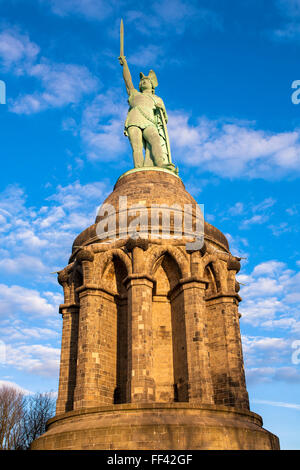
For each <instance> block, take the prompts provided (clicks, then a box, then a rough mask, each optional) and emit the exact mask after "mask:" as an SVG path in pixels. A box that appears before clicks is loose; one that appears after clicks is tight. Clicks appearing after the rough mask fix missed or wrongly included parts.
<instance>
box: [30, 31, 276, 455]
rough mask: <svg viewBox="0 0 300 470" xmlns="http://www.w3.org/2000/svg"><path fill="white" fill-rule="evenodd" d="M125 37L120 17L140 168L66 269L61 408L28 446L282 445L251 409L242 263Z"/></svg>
mask: <svg viewBox="0 0 300 470" xmlns="http://www.w3.org/2000/svg"><path fill="white" fill-rule="evenodd" d="M123 44H124V42H123V24H122V23H121V53H120V57H119V61H120V63H121V65H122V67H123V76H124V80H125V85H126V89H127V92H128V102H129V111H128V115H127V119H126V122H125V135H127V136H128V138H129V140H130V144H131V147H132V153H133V160H134V169H132V170H129V171H128V172H126V173H124V174H123V175H121V176H120V177H119V179H118V181H117V182H116V184H115V187H114V190H113V192H112V193H111V194H110V195H109V196H108V198H107V199H106V201H104V203H103V205H102V207H101V209H100V211H99V213H98V216H97V218H96V220H95V223H94V224H93V225H92V226H91V227H89V228H87V229H86V230H84V231H83V232H82V233H81V234H80V235H78V237H77V238H76V239H75V241H74V244H73V248H72V254H71V257H70V260H69V264H68V265H67V266H66V267H65V268H64V269H63V270H62V271H60V272H59V274H58V281H59V283H60V284H61V285H62V287H63V290H64V303H63V304H62V305H61V306H60V313H61V314H62V317H63V331H62V344H61V361H60V378H59V390H58V398H57V408H56V415H55V417H54V418H52V419H50V420H49V421H48V425H47V431H46V433H45V434H43V435H42V436H41V437H39V438H38V439H37V440H35V441H34V442H33V444H32V449H39V450H42V449H47V450H48V449H49V450H52V449H64V450H67V449H74V450H75V449H77V450H81V449H84V450H86V449H97V450H99V449H108V450H111V449H114V450H118V449H128V450H129V449H145V450H149V449H150V450H168V449H182V450H183V449H188V450H192V449H203V450H204V449H206V450H209V449H213V450H228V449H243V450H246V449H247V450H254V449H262V450H267V449H270V450H271V449H279V440H278V438H277V437H276V436H275V435H273V434H272V433H270V432H268V431H267V430H265V429H264V428H263V427H262V424H263V423H262V419H261V417H260V416H259V415H257V414H255V413H253V412H251V411H250V409H249V399H248V393H247V389H246V382H245V373H244V363H243V353H242V344H241V336H240V327H239V321H240V314H239V302H240V301H241V298H240V296H239V293H238V292H239V283H238V282H237V281H236V274H237V273H238V272H239V270H240V259H239V258H237V257H235V256H233V255H232V254H231V252H230V249H229V245H228V241H227V239H226V237H225V236H224V235H223V234H222V232H220V231H219V230H218V229H217V228H216V227H214V226H212V225H210V224H208V223H207V222H204V220H203V217H202V218H201V215H200V217H199V210H198V209H199V207H198V205H197V203H196V201H195V200H194V198H193V197H192V196H191V195H190V194H189V193H188V192H187V191H186V190H185V187H184V184H183V182H182V181H181V179H180V177H179V176H178V170H177V169H176V168H175V166H174V164H173V163H172V160H171V151H170V143H169V138H168V132H167V121H168V116H167V112H166V109H165V106H164V103H163V101H162V99H161V98H158V97H157V96H156V94H155V89H156V87H157V85H158V81H157V78H156V75H155V73H154V72H153V71H150V73H149V75H148V76H145V75H144V74H140V84H139V90H137V89H135V88H134V86H133V83H132V79H131V76H130V72H129V68H128V65H127V61H126V58H125V56H124V50H123V47H124V46H123ZM199 220H200V223H199V224H198V222H199ZM188 221H190V222H191V224H189V223H188ZM201 222H202V223H201Z"/></svg>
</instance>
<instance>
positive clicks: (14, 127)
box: [0, 0, 300, 449]
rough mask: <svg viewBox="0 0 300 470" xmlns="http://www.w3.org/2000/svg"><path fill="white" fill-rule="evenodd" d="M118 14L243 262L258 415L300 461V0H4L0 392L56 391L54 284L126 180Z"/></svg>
mask: <svg viewBox="0 0 300 470" xmlns="http://www.w3.org/2000/svg"><path fill="white" fill-rule="evenodd" d="M121 17H123V19H124V25H125V54H126V56H127V59H128V62H129V65H130V69H131V72H132V77H133V81H134V83H135V84H136V86H137V84H138V76H139V72H140V71H143V72H144V73H146V74H148V72H149V70H150V69H151V68H153V69H154V70H155V72H156V74H157V77H158V82H159V86H158V88H157V94H158V95H159V96H161V97H162V98H163V100H164V102H165V105H166V108H167V112H168V115H169V123H168V127H169V134H170V141H171V149H172V156H173V161H174V163H175V164H176V165H178V166H179V171H180V176H181V177H182V179H183V181H184V183H185V185H186V188H187V189H188V190H189V191H190V192H191V193H192V194H193V196H194V197H195V198H196V200H197V201H198V203H201V204H204V205H205V214H206V218H207V220H208V221H209V222H211V223H212V224H214V225H216V226H217V227H218V228H219V229H220V230H222V231H223V232H224V233H225V234H226V236H227V237H228V240H229V242H230V246H231V250H232V252H233V253H234V254H236V255H239V256H242V257H245V258H246V259H244V260H243V265H242V270H241V272H240V274H239V280H240V282H241V283H242V284H244V285H243V286H242V289H241V296H242V298H243V302H242V303H241V305H240V312H241V313H242V315H243V316H242V319H241V332H242V339H243V348H244V356H245V365H246V377H247V386H248V391H249V395H250V402H251V409H252V410H253V411H256V412H258V413H260V414H262V416H263V419H264V425H265V427H266V428H267V429H269V430H271V431H272V432H274V433H275V434H277V435H278V436H279V438H280V440H281V446H282V448H284V449H300V424H299V423H300V397H299V390H300V364H297V363H295V362H297V360H296V361H295V360H293V359H292V355H293V353H294V358H295V357H296V359H297V357H298V356H297V354H295V353H297V349H295V348H293V345H294V346H295V343H294V342H295V341H299V340H300V315H299V308H298V305H299V301H300V289H299V288H300V274H299V267H300V248H299V245H298V242H299V211H300V198H299V177H300V105H295V104H293V103H292V100H291V96H292V92H293V90H292V88H291V85H292V82H293V81H294V80H298V79H300V65H299V53H300V0H257V1H256V0H244V1H242V2H241V1H235V0H226V1H225V0H210V1H200V0H199V1H188V2H185V1H183V0H161V1H160V2H155V1H154V2H151V3H149V2H143V1H140V2H133V1H132V2H131V1H125V0H124V1H118V2H115V1H110V2H106V1H102V0H73V1H71V0H26V1H25V0H11V1H8V0H0V80H3V81H4V82H5V83H6V88H7V96H6V100H7V101H6V105H0V136H1V143H0V149H1V150H0V151H1V187H0V224H1V225H0V255H1V256H0V268H1V271H0V272H1V279H0V339H1V341H2V343H1V344H2V345H4V346H5V348H4V349H5V358H4V355H3V354H2V361H1V363H0V380H1V382H9V383H13V384H16V385H17V386H19V387H21V388H22V389H24V390H27V391H31V392H34V391H49V390H53V391H56V390H57V385H58V364H59V354H60V340H61V318H60V316H59V314H58V305H59V304H60V303H61V302H62V289H61V287H60V286H59V285H58V284H57V281H56V276H55V275H53V274H50V273H51V272H53V271H56V270H58V269H61V268H63V267H64V266H65V265H66V264H67V262H68V256H69V254H70V249H71V244H72V241H73V239H74V238H75V236H76V235H77V234H78V233H80V231H81V230H83V229H84V228H86V227H87V226H88V225H90V224H91V223H93V222H94V218H95V214H96V210H97V207H98V206H99V204H101V202H102V201H103V199H104V198H105V196H106V195H108V194H109V193H110V192H111V191H112V188H113V185H114V183H115V181H116V179H117V178H118V177H119V175H120V174H122V173H123V172H125V171H127V170H128V169H130V168H132V157H131V150H130V146H129V142H128V140H127V139H126V138H125V137H124V136H123V123H124V119H125V117H126V112H127V102H126V99H127V97H126V91H125V87H124V84H123V80H122V70H121V67H120V65H119V63H118V60H117V57H118V54H119V23H120V18H121ZM2 349H3V347H2ZM299 358H300V354H299Z"/></svg>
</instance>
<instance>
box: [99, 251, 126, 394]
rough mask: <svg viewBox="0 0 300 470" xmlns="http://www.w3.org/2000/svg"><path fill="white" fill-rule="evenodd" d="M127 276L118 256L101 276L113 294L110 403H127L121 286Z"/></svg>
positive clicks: (123, 300)
mask: <svg viewBox="0 0 300 470" xmlns="http://www.w3.org/2000/svg"><path fill="white" fill-rule="evenodd" d="M127 275H128V273H127V269H126V266H125V263H124V262H123V261H122V260H121V259H120V258H119V257H118V256H113V257H112V260H111V261H110V262H109V263H108V265H107V267H106V269H105V271H104V274H103V281H104V283H105V285H106V286H107V287H108V288H109V289H110V290H111V291H112V292H113V293H114V304H113V305H110V310H109V311H110V319H107V320H108V322H109V324H110V331H111V337H110V338H109V340H110V345H111V355H110V363H111V368H112V376H113V384H112V386H113V396H112V403H126V402H128V397H127V383H128V370H129V369H128V302H127V290H126V288H125V286H124V284H123V281H124V279H125V278H126V277H127Z"/></svg>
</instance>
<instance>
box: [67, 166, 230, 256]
mask: <svg viewBox="0 0 300 470" xmlns="http://www.w3.org/2000/svg"><path fill="white" fill-rule="evenodd" d="M120 196H123V197H124V196H126V197H127V207H128V208H130V207H132V206H134V205H137V204H142V205H143V206H144V207H146V208H147V209H148V210H149V209H150V207H153V204H157V205H162V204H167V205H168V206H169V207H170V206H174V205H180V207H182V208H183V207H184V205H185V204H190V205H192V207H193V208H195V207H196V205H197V202H196V201H195V199H194V198H193V197H192V196H191V195H190V194H189V193H188V192H187V191H186V189H185V186H184V184H183V182H182V181H181V179H180V178H179V177H178V176H176V175H174V174H173V173H171V172H169V171H167V170H163V171H159V170H157V169H156V170H139V171H137V170H133V171H132V170H131V171H130V172H128V173H125V174H124V175H122V176H121V177H120V178H119V179H118V181H117V182H116V184H115V186H114V190H113V192H112V193H111V194H110V195H109V196H108V197H107V198H106V200H105V201H104V203H103V204H102V207H103V206H104V204H110V205H111V206H113V207H114V208H115V210H116V215H117V225H118V218H119V214H120V212H119V197H120ZM132 219H134V217H132ZM100 220H101V217H99V216H97V217H96V220H95V223H94V224H93V225H91V226H90V227H88V228H87V229H86V230H84V231H83V232H82V233H81V234H80V235H78V236H77V237H76V239H75V241H74V243H73V248H72V253H73V254H74V252H76V251H77V250H78V249H79V247H82V246H84V245H88V244H90V243H97V242H101V240H99V238H98V236H97V233H96V226H97V223H98V222H99V221H100ZM128 221H130V218H129V217H128ZM128 223H129V222H128ZM204 237H205V240H206V241H209V242H211V243H212V244H214V245H216V248H217V249H220V250H222V251H224V250H225V251H229V245H228V241H227V239H226V237H225V235H223V233H222V232H221V231H220V230H218V229H217V228H216V227H214V226H213V225H211V224H209V223H207V222H205V226H204ZM71 258H72V257H71Z"/></svg>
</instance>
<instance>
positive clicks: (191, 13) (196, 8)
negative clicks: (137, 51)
mask: <svg viewBox="0 0 300 470" xmlns="http://www.w3.org/2000/svg"><path fill="white" fill-rule="evenodd" d="M147 6H148V8H147V11H146V12H142V11H141V10H135V9H133V10H130V9H129V10H128V12H127V13H126V15H125V22H126V23H129V24H130V23H134V25H135V27H136V29H137V30H139V31H140V32H142V33H143V34H146V35H152V34H153V32H155V34H158V35H163V34H166V29H167V28H168V27H172V31H173V34H174V32H175V33H176V34H182V33H183V32H184V31H185V30H186V28H188V27H192V26H193V25H195V26H197V29H198V31H199V30H206V29H208V28H210V29H214V30H221V29H222V28H223V22H222V18H221V17H220V16H219V15H218V14H217V13H215V12H214V11H213V10H211V9H208V8H204V7H202V6H200V5H199V4H198V3H197V2H195V1H184V0H162V1H159V2H153V3H152V4H149V5H147Z"/></svg>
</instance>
